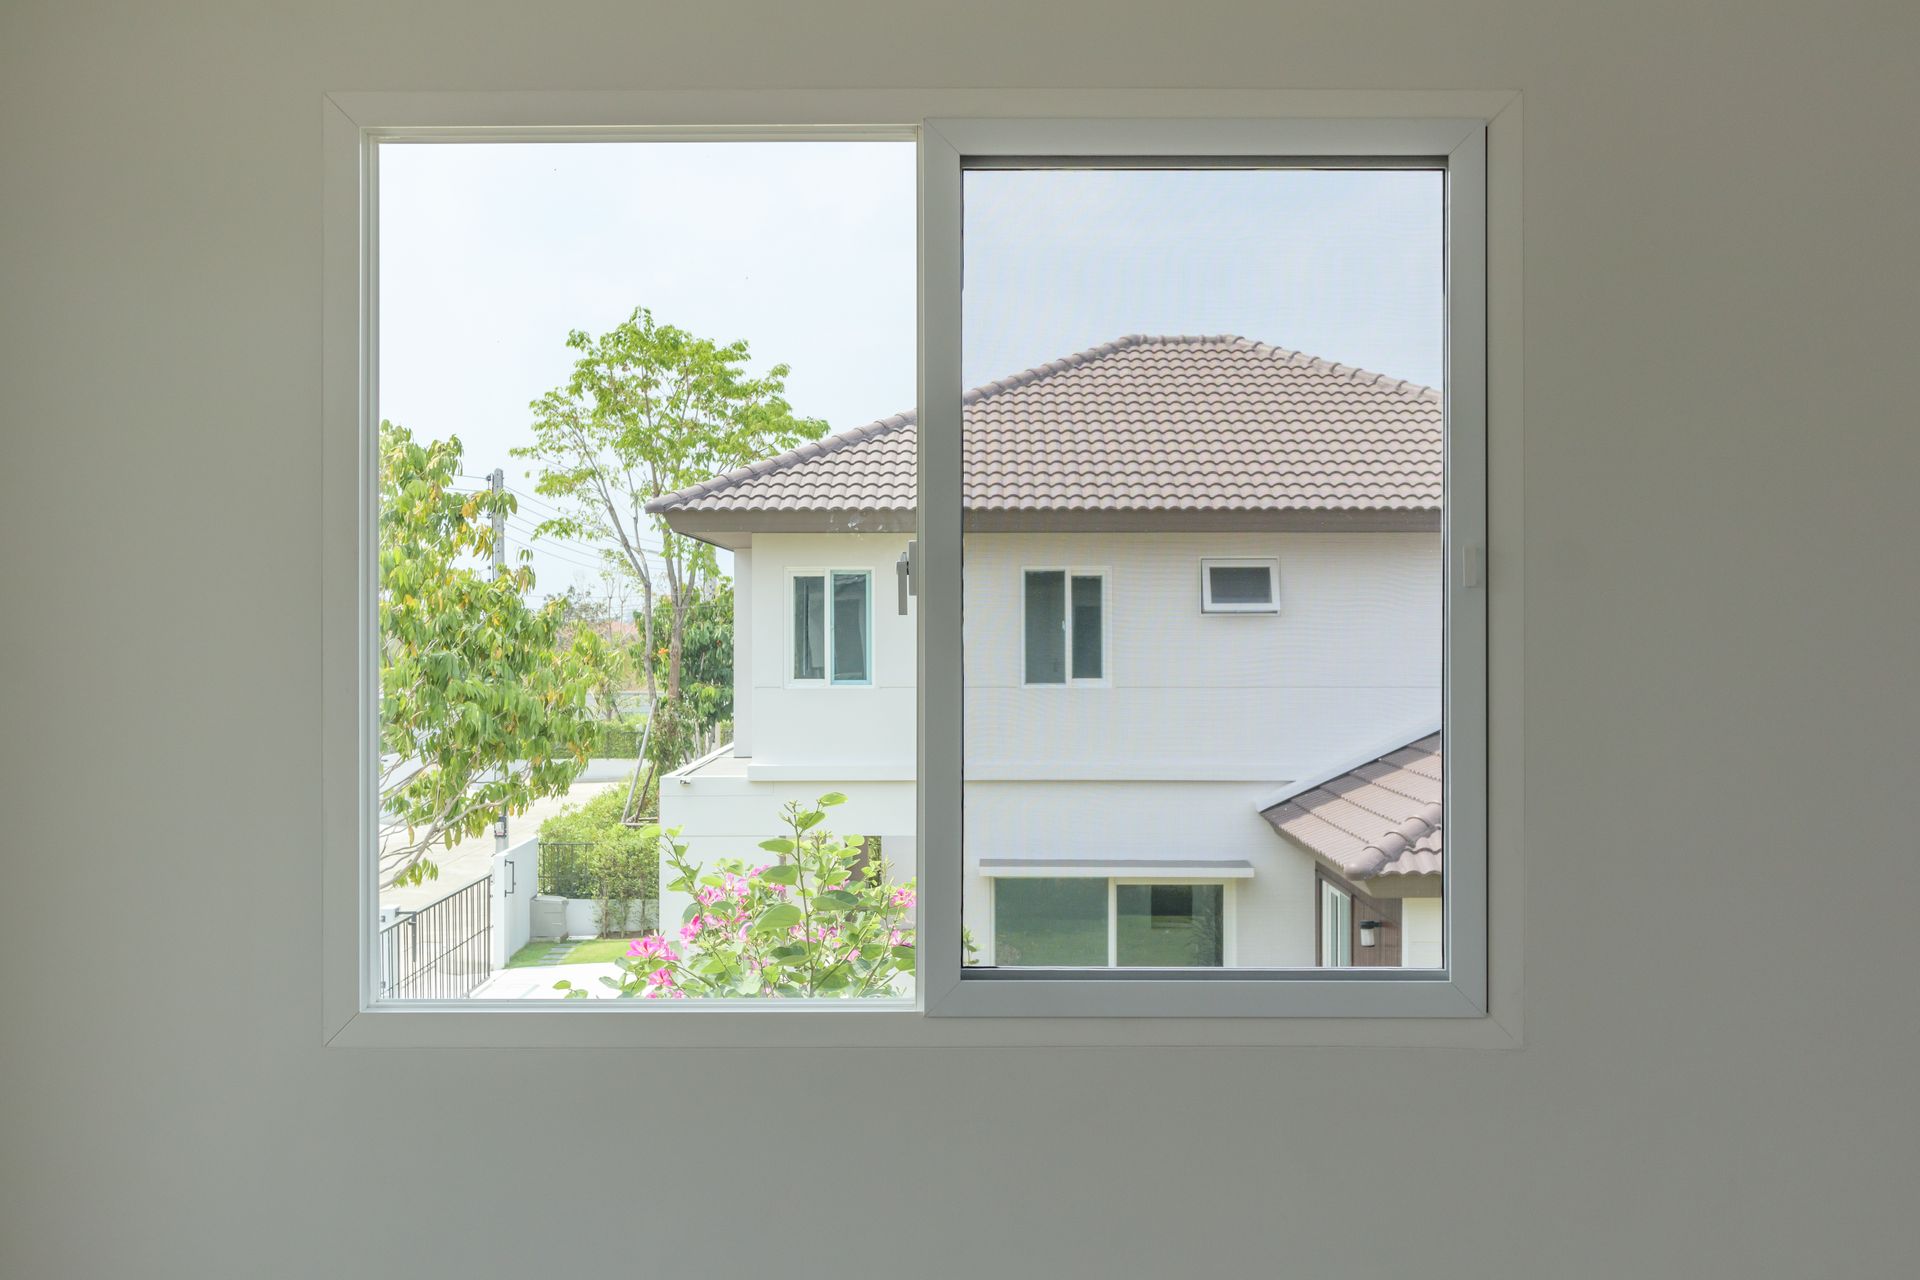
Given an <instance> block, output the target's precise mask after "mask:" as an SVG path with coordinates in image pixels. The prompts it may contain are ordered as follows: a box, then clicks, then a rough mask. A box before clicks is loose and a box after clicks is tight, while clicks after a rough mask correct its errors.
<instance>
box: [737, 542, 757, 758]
mask: <svg viewBox="0 0 1920 1280" xmlns="http://www.w3.org/2000/svg"><path fill="white" fill-rule="evenodd" d="M753 641H754V635H753V551H752V550H751V549H750V548H742V549H741V550H739V551H736V552H734V553H733V751H734V754H735V755H738V756H751V755H752V754H753Z"/></svg>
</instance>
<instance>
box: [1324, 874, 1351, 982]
mask: <svg viewBox="0 0 1920 1280" xmlns="http://www.w3.org/2000/svg"><path fill="white" fill-rule="evenodd" d="M1352 963H1353V895H1352V894H1350V893H1348V892H1346V891H1345V890H1344V889H1340V888H1338V887H1336V886H1335V885H1333V884H1331V883H1329V882H1328V881H1326V880H1324V879H1323V880H1321V881H1320V958H1319V964H1320V967H1321V968H1323V969H1344V968H1346V967H1347V966H1348V965H1350V964H1352Z"/></svg>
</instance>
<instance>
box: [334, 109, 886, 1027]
mask: <svg viewBox="0 0 1920 1280" xmlns="http://www.w3.org/2000/svg"><path fill="white" fill-rule="evenodd" d="M370 176H371V177H372V178H373V179H375V181H373V182H371V183H370V189H371V190H372V191H374V192H375V193H376V195H375V200H374V210H375V226H374V231H375V234H376V238H377V253H375V254H373V255H372V259H373V260H374V261H375V262H377V276H376V280H375V284H376V285H377V288H376V291H375V292H376V296H377V313H376V314H377V319H378V339H377V340H378V361H377V367H378V371H379V377H378V379H377V414H376V415H374V416H375V420H376V421H379V422H380V426H379V435H378V448H377V455H378V456H377V470H378V480H377V489H378V503H377V510H378V526H379V527H378V550H377V561H378V586H377V595H378V601H377V605H378V625H379V627H380V633H379V635H378V637H377V643H376V644H374V645H372V646H370V647H371V648H372V649H373V651H374V652H375V653H377V662H378V681H379V689H378V692H379V752H380V761H379V772H380V780H379V791H378V797H379V799H378V804H379V821H378V831H377V836H376V839H375V848H373V849H372V850H371V851H369V861H370V862H371V863H372V864H373V866H372V870H373V875H372V876H371V877H370V878H371V879H374V880H375V881H376V882H377V888H376V889H375V890H374V891H373V893H372V894H370V895H369V897H371V898H372V899H374V903H373V906H374V911H375V912H377V918H375V919H367V920H363V921H362V926H363V928H364V929H365V930H366V933H367V936H369V937H370V938H371V939H372V945H371V947H370V948H369V950H370V951H371V952H372V954H371V955H370V956H369V958H368V961H367V963H368V966H369V969H370V971H371V973H370V976H371V981H370V983H369V984H368V985H369V988H370V991H371V993H372V997H373V999H374V1000H375V1001H376V1002H419V1001H439V1002H449V1001H458V1002H462V1003H471V1002H486V1001H524V1000H554V999H574V1000H588V1001H592V1000H614V999H619V998H623V997H626V998H633V999H637V1000H644V1001H651V1002H657V1001H662V1000H673V1001H680V1000H693V1001H712V1000H716V999H717V1000H728V1001H735V1002H752V1003H755V1004H757V1005H764V1007H771V1005H765V1004H764V998H766V997H778V998H779V999H780V1005H779V1007H781V1008H787V1007H791V1006H792V1005H793V1004H795V1003H796V1002H799V1003H805V1002H807V1001H814V1002H819V1003H821V1004H826V1003H828V1002H832V1003H834V1004H839V1003H842V1002H845V1001H850V1000H870V1001H885V1000H891V1001H894V1002H896V1003H897V1004H898V1005H899V1006H900V1007H903V1008H905V1007H911V1005H910V1002H911V1001H912V1000H913V999H914V997H915V978H914V963H913V960H914V951H915V946H916V929H915V924H916V895H915V877H916V875H917V872H918V867H917V861H918V858H917V835H918V831H917V824H916V818H915V812H916V810H915V805H916V784H915V754H914V752H915V742H916V722H917V717H916V712H915V682H916V678H917V667H918V649H919V645H918V638H917V635H916V631H915V620H914V618H913V617H912V616H911V612H910V611H909V610H908V609H905V608H901V609H896V607H895V602H894V600H893V599H892V597H891V595H890V594H889V596H888V598H887V599H886V600H885V601H884V602H882V601H881V600H880V599H879V598H878V597H877V595H876V593H875V591H874V590H873V585H874V582H875V581H876V579H878V580H881V581H888V580H890V579H891V578H892V575H893V573H894V564H895V562H896V560H898V559H899V557H900V556H901V554H902V553H903V552H904V551H905V549H906V547H907V544H908V542H909V540H910V538H911V536H912V533H913V528H914V513H913V499H912V483H913V465H912V446H911V428H910V427H903V426H902V425H901V419H900V415H902V414H903V413H906V412H907V411H909V410H911V409H912V408H913V407H914V404H915V400H916V395H917V392H916V373H915V369H916V362H917V353H916V350H915V345H914V336H913V335H914V308H915V270H916V269H915V258H916V244H915V194H914V185H915V146H914V144H913V143H912V142H911V141H907V140H898V139H896V140H892V141H879V140H863V141H827V140H814V139H798V138H796V139H793V140H788V141H744V140H743V141H719V140H694V139H685V140H677V141H645V140H636V139H635V138H633V137H631V136H619V137H610V138H608V139H607V140H602V141H594V142H540V141H499V140H475V139H473V138H471V137H463V138H461V139H460V141H459V145H446V144H445V143H444V142H442V141H440V140H438V139H437V138H435V137H434V136H431V135H419V136H405V137H397V138H394V139H391V140H386V141H381V142H379V143H378V144H377V145H376V146H375V147H374V158H373V162H372V168H371V170H370ZM770 191H777V192H778V193H779V199H778V200H772V201H770V200H769V199H768V198H767V193H768V192H770ZM888 423H891V424H892V425H891V426H889V425H887V424H888ZM889 433H891V434H889ZM903 441H904V445H903ZM876 454H878V455H881V457H880V464H879V466H880V469H879V470H878V471H876V469H875V467H876V464H875V455H876ZM886 466H891V467H892V470H891V471H886V470H885V468H886ZM876 486H877V487H876ZM876 508H879V509H876ZM856 512H857V513H858V517H857V518H856V517H855V516H854V514H853V513H856Z"/></svg>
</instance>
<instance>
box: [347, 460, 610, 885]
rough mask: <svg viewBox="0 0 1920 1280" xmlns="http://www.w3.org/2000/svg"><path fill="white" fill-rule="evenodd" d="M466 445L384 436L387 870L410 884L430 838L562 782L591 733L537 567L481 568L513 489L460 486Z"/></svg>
mask: <svg viewBox="0 0 1920 1280" xmlns="http://www.w3.org/2000/svg"><path fill="white" fill-rule="evenodd" d="M461 465H462V453H461V447H460V442H459V441H458V440H457V439H450V440H445V441H435V442H429V443H421V442H418V441H416V440H414V438H413V437H412V435H411V434H409V433H408V432H407V431H406V430H405V428H402V427H398V426H395V425H394V424H392V423H390V422H388V423H382V424H381V430H380V514H379V534H380V538H379V544H380V545H379V556H378V558H379V568H380V596H379V622H380V712H381V719H380V750H381V754H382V756H383V758H385V759H387V760H388V761H390V762H392V763H391V764H390V766H389V767H388V770H387V773H386V775H385V776H384V777H383V779H382V786H381V796H380V799H381V809H382V812H383V814H384V815H385V819H384V820H383V830H382V833H381V834H382V841H381V850H380V858H381V871H382V875H383V878H384V879H385V880H387V881H388V882H389V883H392V882H398V881H400V880H401V879H413V878H416V877H417V876H418V875H419V874H421V869H422V868H423V867H424V866H425V865H426V861H427V853H428V851H429V850H430V849H431V848H433V847H434V846H435V845H436V844H451V843H453V842H455V841H456V840H458V839H460V838H462V837H467V836H474V835H478V834H480V833H481V832H483V831H484V830H485V829H486V827H487V826H488V824H489V823H491V822H492V821H493V819H494V818H495V817H496V816H498V815H499V814H500V813H502V812H504V813H507V814H517V813H523V812H525V811H526V809H527V807H528V806H529V805H530V804H532V803H533V802H534V801H535V800H537V799H539V798H541V797H543V796H548V795H554V794H557V793H559V792H562V791H564V790H565V789H566V788H567V787H568V786H569V785H570V784H571V783H572V781H573V778H574V776H575V774H576V773H577V772H578V768H579V766H578V761H580V760H583V759H584V758H585V745H586V743H587V742H588V741H589V740H590V738H589V733H588V730H587V725H588V724H589V721H588V719H587V715H586V699H587V694H588V689H589V679H588V676H587V673H586V672H584V671H583V669H582V667H581V664H580V663H579V662H578V661H577V660H575V659H573V658H570V657H569V656H567V655H565V654H563V653H561V652H560V649H559V639H560V635H559V620H558V614H557V612H556V611H555V610H551V609H540V610H536V609H533V608H531V607H530V606H529V605H528V604H527V601H526V596H527V593H528V592H529V591H530V590H531V589H532V586H533V575H532V573H531V571H529V570H526V569H524V568H523V569H519V570H515V571H512V572H509V573H507V574H505V575H496V574H495V573H494V571H493V569H492V567H491V566H490V565H488V564H487V563H486V561H487V559H488V557H489V556H490V553H491V551H492V547H493V519H494V517H495V516H496V515H498V516H502V517H504V516H506V515H508V514H511V513H512V511H513V510H514V498H513V495H511V494H509V493H505V492H501V493H493V492H490V491H484V490H483V491H481V492H479V493H462V492H460V491H459V490H460V489H461V488H462V484H461V482H460V468H461Z"/></svg>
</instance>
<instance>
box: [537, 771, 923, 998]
mask: <svg viewBox="0 0 1920 1280" xmlns="http://www.w3.org/2000/svg"><path fill="white" fill-rule="evenodd" d="M846 799H847V798H846V797H845V796H844V795H841V794H839V793H838V792H833V793H831V794H828V795H824V796H821V797H820V799H819V800H818V801H816V802H815V804H814V806H813V807H812V808H803V807H801V806H800V805H798V804H789V805H787V806H786V810H785V819H786V825H787V830H788V832H789V834H788V835H786V836H782V837H779V838H778V839H773V840H765V841H762V842H761V845H760V847H761V848H762V849H764V850H766V851H767V852H768V853H770V854H772V855H773V861H771V862H767V863H763V864H760V865H750V864H748V863H746V862H743V861H741V860H739V859H737V858H722V859H720V860H719V861H718V862H716V863H715V864H714V865H713V867H712V868H706V869H703V868H701V867H697V866H694V865H693V864H692V863H690V862H688V861H687V847H686V846H685V845H683V844H681V843H680V842H679V841H678V840H677V839H675V837H676V836H678V835H679V834H680V833H679V831H678V830H677V829H675V830H672V831H667V832H664V833H658V834H659V848H660V859H661V863H662V866H663V867H667V868H671V869H672V872H673V875H674V878H673V879H672V880H670V881H669V882H668V885H667V887H668V888H669V889H671V890H673V891H675V892H677V893H685V894H691V895H692V896H693V902H692V903H691V904H690V905H689V906H688V907H687V909H686V912H685V915H684V918H683V920H682V923H681V925H680V927H679V929H678V930H677V931H676V932H675V934H674V936H673V937H671V938H669V937H668V936H666V935H665V934H660V933H656V934H648V935H647V936H645V937H642V938H635V939H634V940H633V942H632V943H631V944H630V945H629V946H628V948H627V955H626V957H625V958H624V959H622V960H621V961H620V962H619V965H620V976H619V977H618V978H617V979H616V978H602V979H601V980H600V981H601V982H602V983H604V984H605V985H607V986H608V987H611V988H612V989H613V990H614V991H616V992H618V993H619V994H620V996H622V997H625V998H636V997H637V998H640V999H647V1000H684V999H687V998H689V997H715V996H733V997H740V996H773V997H783V996H784V997H802V998H804V997H809V996H834V997H840V998H848V999H851V998H857V997H860V996H878V995H888V994H893V993H894V982H895V980H896V979H898V978H899V977H900V976H901V975H903V974H910V973H912V972H913V955H914V952H913V926H912V924H911V923H910V918H911V913H912V911H913V907H914V887H913V881H911V880H909V881H907V882H906V883H904V884H892V883H889V882H888V880H887V878H886V872H885V868H884V867H883V866H880V865H875V864H869V863H866V862H865V861H864V854H863V849H862V845H861V841H860V840H859V838H858V837H852V838H843V837H840V836H835V835H834V834H833V833H832V832H829V831H827V830H826V829H825V828H824V827H823V826H822V825H821V824H822V823H823V822H825V821H826V816H827V810H828V809H830V808H832V807H833V806H834V805H837V804H844V803H846ZM554 988H555V989H556V990H559V991H564V992H566V994H567V998H568V999H570V1000H581V999H586V998H587V996H588V994H589V993H588V992H587V990H586V989H585V988H583V987H576V986H574V985H573V984H572V983H571V982H567V981H561V982H556V983H554Z"/></svg>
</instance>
